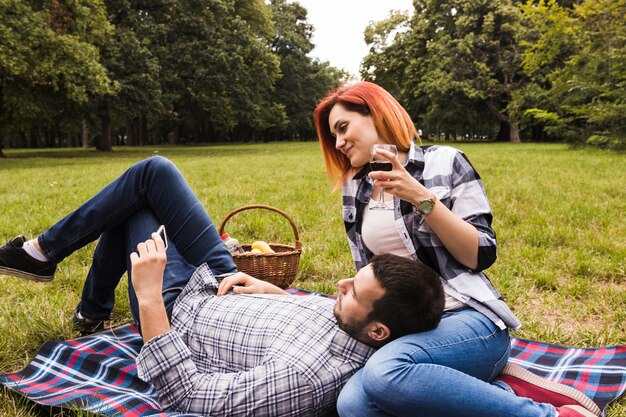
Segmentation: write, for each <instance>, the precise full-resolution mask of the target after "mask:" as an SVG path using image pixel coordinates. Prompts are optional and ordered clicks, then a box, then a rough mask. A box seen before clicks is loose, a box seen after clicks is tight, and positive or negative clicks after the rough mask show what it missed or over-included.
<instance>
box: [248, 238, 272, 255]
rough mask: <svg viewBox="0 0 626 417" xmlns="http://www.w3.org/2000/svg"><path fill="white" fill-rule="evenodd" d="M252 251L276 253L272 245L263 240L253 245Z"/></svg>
mask: <svg viewBox="0 0 626 417" xmlns="http://www.w3.org/2000/svg"><path fill="white" fill-rule="evenodd" d="M252 249H253V250H254V249H258V250H260V251H261V252H262V253H275V252H274V249H272V248H270V245H268V244H267V243H266V242H263V241H262V240H257V241H256V242H254V243H253V244H252Z"/></svg>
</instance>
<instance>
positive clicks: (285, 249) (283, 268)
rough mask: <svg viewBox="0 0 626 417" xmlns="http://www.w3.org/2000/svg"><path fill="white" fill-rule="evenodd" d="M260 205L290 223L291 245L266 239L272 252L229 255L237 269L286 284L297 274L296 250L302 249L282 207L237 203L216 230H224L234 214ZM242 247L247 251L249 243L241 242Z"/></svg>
mask: <svg viewBox="0 0 626 417" xmlns="http://www.w3.org/2000/svg"><path fill="white" fill-rule="evenodd" d="M252 209H263V210H271V211H274V212H276V213H278V214H280V215H282V216H283V217H284V218H286V219H287V220H288V221H289V224H291V228H292V230H293V234H294V236H295V246H291V245H283V244H279V243H269V245H270V247H271V248H272V249H273V250H274V252H275V253H259V254H256V253H241V254H235V255H233V259H234V261H235V265H237V269H238V270H239V271H241V272H245V273H246V274H248V275H252V276H253V277H255V278H259V279H262V280H265V281H268V282H271V283H272V284H274V285H276V286H278V287H280V288H287V287H289V286H290V285H291V283H292V282H293V281H294V279H296V275H297V274H298V266H299V265H300V254H301V253H302V243H301V242H300V236H299V235H298V229H297V228H296V225H295V223H294V222H293V220H292V218H291V217H290V216H289V215H288V214H287V213H285V212H284V211H282V210H280V209H277V208H275V207H272V206H266V205H258V204H253V205H249V206H243V207H239V208H238V209H235V210H233V211H231V212H230V213H228V215H226V217H224V220H222V224H221V225H220V230H219V233H220V235H222V234H223V233H224V226H226V222H228V220H229V219H230V218H231V217H233V216H234V215H235V214H237V213H239V212H242V211H244V210H252ZM241 246H242V247H243V249H244V250H246V251H249V250H250V249H251V247H252V244H242V245H241Z"/></svg>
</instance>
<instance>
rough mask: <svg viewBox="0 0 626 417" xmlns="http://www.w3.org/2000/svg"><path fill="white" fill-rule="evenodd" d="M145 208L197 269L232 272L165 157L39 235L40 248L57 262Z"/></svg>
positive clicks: (133, 171)
mask: <svg viewBox="0 0 626 417" xmlns="http://www.w3.org/2000/svg"><path fill="white" fill-rule="evenodd" d="M144 208H149V209H150V210H151V211H152V212H153V213H154V214H155V216H156V217H157V219H158V221H159V222H160V223H161V224H164V225H165V227H166V229H167V232H168V236H169V238H170V240H171V241H172V242H173V243H174V244H175V245H176V247H177V249H178V251H179V252H180V253H181V255H182V256H184V257H185V259H186V260H187V261H188V262H190V263H191V264H193V265H196V266H198V265H200V264H202V263H203V262H208V264H209V267H210V268H211V269H212V270H213V271H214V272H216V273H218V274H219V273H225V272H232V271H234V270H235V265H234V263H233V261H232V257H231V255H230V253H229V252H228V250H227V249H226V247H225V246H224V245H223V244H222V241H221V238H220V236H219V234H218V232H217V230H216V227H215V225H214V224H213V222H212V221H211V218H210V217H209V215H208V213H207V212H206V210H205V209H204V207H203V206H202V204H201V203H200V201H199V200H198V198H197V197H196V195H195V194H194V193H193V191H192V190H191V188H190V187H189V185H188V184H187V182H186V181H185V178H184V177H183V175H182V174H181V173H180V171H179V170H178V169H177V168H176V166H175V165H174V164H173V163H172V162H170V161H169V160H167V159H166V158H163V157H152V158H148V159H146V160H144V161H141V162H139V163H137V164H135V165H133V166H132V167H131V168H129V169H128V170H127V171H126V172H125V173H124V174H122V175H121V176H120V177H119V178H118V179H116V180H115V181H113V182H112V183H111V184H109V185H108V186H106V187H105V188H104V189H103V190H101V191H100V192H99V193H97V194H96V195H95V196H94V197H92V198H91V199H90V200H88V201H87V202H85V203H84V204H83V205H82V206H81V207H79V208H78V209H76V210H75V211H73V212H72V213H70V214H69V215H68V216H66V217H65V218H63V219H62V220H60V221H59V222H57V223H56V224H55V225H53V226H52V227H50V228H49V229H48V230H46V231H45V232H43V233H42V234H41V235H40V236H39V238H38V242H39V245H40V247H41V249H42V252H43V253H44V254H45V255H46V256H47V257H48V258H49V259H50V260H51V261H53V262H55V263H59V262H60V261H61V260H63V259H64V258H65V257H67V256H68V255H70V254H71V253H72V252H74V251H75V250H77V249H79V248H81V247H83V246H85V245H86V244H87V243H89V242H92V241H94V240H96V239H97V238H98V237H99V236H100V235H101V234H102V233H104V232H105V231H108V230H113V229H116V228H118V227H120V226H121V225H123V224H124V223H125V222H126V221H127V220H128V219H129V218H130V217H131V216H132V215H133V214H135V213H136V212H138V211H140V210H142V209H144Z"/></svg>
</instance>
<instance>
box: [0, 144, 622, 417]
mask: <svg viewBox="0 0 626 417" xmlns="http://www.w3.org/2000/svg"><path fill="white" fill-rule="evenodd" d="M458 147H459V148H461V149H462V150H464V151H465V152H466V154H467V155H468V156H469V158H470V160H471V161H472V163H473V164H474V166H475V167H476V168H477V170H478V171H479V172H480V174H481V176H482V178H483V181H484V183H485V185H486V188H487V193H488V196H489V199H490V202H491V204H492V207H493V212H494V228H495V229H496V232H497V233H498V241H499V259H498V261H497V262H496V264H495V265H493V266H492V267H491V268H490V269H489V270H488V271H487V273H488V275H489V277H490V278H491V279H492V280H493V282H494V284H495V285H496V287H497V288H498V289H499V290H500V291H501V293H502V295H503V296H504V297H505V299H506V300H507V301H508V302H509V304H510V305H511V307H512V308H513V310H514V311H515V313H516V314H517V315H518V317H519V318H520V319H521V320H522V322H523V323H524V327H523V328H522V330H520V331H518V332H516V333H515V336H517V337H522V338H530V339H536V340H541V341H546V342H551V343H560V344H566V345H576V346H600V345H617V344H619V345H625V344H626V324H625V323H626V273H625V263H626V221H625V220H626V219H625V214H624V213H626V187H625V184H626V157H625V156H624V155H623V154H615V153H607V152H602V151H598V150H593V149H577V150H571V149H568V148H567V147H566V146H564V145H559V144H550V145H545V144H522V145H511V144H462V145H458ZM5 153H6V154H7V156H8V158H7V159H5V160H0V175H1V177H0V178H2V180H0V199H1V204H0V241H1V242H5V241H6V240H8V239H9V238H11V237H13V236H15V235H17V234H24V235H26V236H27V237H32V236H35V235H37V234H38V233H40V232H41V231H43V230H44V229H45V228H46V227H47V226H49V225H51V224H52V223H53V222H55V221H56V220H58V219H59V218H60V217H61V216H63V215H64V214H66V213H67V212H69V211H70V210H72V209H73V208H75V207H76V206H77V205H79V204H80V203H81V202H83V201H84V200H85V199H87V198H89V197H90V196H91V195H92V194H93V193H95V192H96V191H98V190H99V189H100V188H102V187H103V186H104V185H106V184H107V183H108V182H110V181H111V180H113V179H114V178H116V177H117V176H118V175H120V174H121V173H122V172H123V171H124V170H125V169H126V168H128V167H129V166H130V165H131V164H132V163H134V162H136V161H139V160H141V159H143V158H145V157H148V156H151V155H153V154H155V153H158V154H160V155H163V156H166V157H168V158H170V159H172V160H173V161H174V162H175V163H176V164H177V165H178V167H179V168H180V170H181V171H182V172H183V174H184V175H185V177H186V178H187V180H188V181H189V183H190V184H191V186H192V188H193V189H194V191H195V192H196V193H197V194H198V196H199V197H200V200H201V201H202V202H203V204H204V205H205V207H206V208H207V210H208V211H209V213H211V216H212V218H213V220H214V221H215V223H216V224H217V225H220V223H221V221H222V219H223V218H224V217H225V216H226V215H227V214H228V213H229V212H230V211H231V210H233V209H235V208H237V207H240V206H243V205H246V204H268V205H271V206H274V207H278V208H280V209H282V210H284V211H285V212H287V213H288V214H290V215H291V216H292V217H293V219H294V221H295V223H296V225H297V228H298V232H299V234H300V240H301V241H302V244H303V247H304V251H303V254H302V258H301V267H300V276H299V277H298V279H297V281H296V282H295V283H294V285H295V286H299V287H302V288H306V289H311V290H315V291H323V292H333V291H334V289H335V285H334V283H335V282H336V281H337V280H338V279H341V278H343V277H347V276H351V275H352V274H353V273H354V266H353V263H352V260H351V257H350V253H349V249H348V245H347V241H346V237H345V234H344V232H343V224H342V222H341V218H340V213H341V196H340V194H339V193H335V194H332V193H331V192H330V188H331V184H330V183H329V182H328V181H327V179H326V176H325V172H324V168H323V163H322V158H321V155H320V151H319V146H318V144H317V143H270V144H241V145H228V146H225V145H219V146H203V147H160V148H136V149H128V148H119V149H116V150H115V152H113V153H112V154H108V155H102V154H99V153H96V152H94V151H90V150H87V151H86V150H5ZM225 230H226V231H227V232H229V233H231V234H232V235H234V236H235V237H237V238H239V240H241V241H242V242H244V243H251V242H252V241H253V240H257V239H262V240H267V241H273V242H280V243H292V242H293V239H294V236H293V232H292V230H291V227H290V226H289V224H288V222H287V221H286V220H284V219H283V218H282V217H281V216H279V215H276V214H273V213H271V212H265V211H261V210H252V211H246V212H242V213H239V214H236V215H235V216H234V217H232V218H231V219H230V220H229V221H228V222H227V224H226V225H225ZM92 251H93V244H92V245H89V246H87V247H86V248H83V249H82V250H80V251H78V252H77V253H75V254H73V255H72V256H70V257H69V258H67V259H66V260H65V261H63V263H61V265H60V267H59V270H58V273H57V277H56V279H55V280H54V281H53V282H52V283H50V284H37V283H31V282H24V281H21V280H19V279H15V278H9V277H2V278H0V315H1V317H2V319H0V372H2V373H6V372H9V371H15V370H17V369H20V368H22V367H23V366H24V365H25V364H26V363H27V362H28V361H29V360H30V359H31V358H32V357H33V355H34V353H35V352H36V350H37V349H38V348H39V346H40V345H41V344H42V343H43V342H44V341H46V340H49V339H67V338H72V337H75V336H76V334H74V333H73V332H72V330H71V324H70V321H69V318H70V317H71V315H72V313H73V310H74V308H75V306H76V304H77V302H78V300H79V298H80V292H81V288H82V282H83V279H84V277H85V275H86V273H87V271H88V268H89V264H90V255H91V253H92ZM117 298H118V300H117V305H116V309H115V311H114V316H113V318H114V321H115V322H116V323H118V324H121V323H125V322H128V321H130V319H131V315H130V313H129V310H128V303H127V301H126V288H125V285H123V286H122V287H121V288H119V291H118V297H117ZM36 415H41V410H38V409H37V408H33V407H32V406H31V405H30V404H28V403H25V402H23V401H21V400H20V399H19V397H17V396H15V395H12V394H8V393H6V392H0V416H36ZM45 415H50V414H45ZM52 415H55V416H60V415H63V414H60V413H53V414H52ZM65 415H67V412H66V414H65ZM72 415H80V414H77V413H74V414H72ZM609 415H610V416H615V417H626V399H624V398H622V399H621V400H620V401H618V402H617V403H615V404H614V405H613V407H612V409H611V411H610V412H609Z"/></svg>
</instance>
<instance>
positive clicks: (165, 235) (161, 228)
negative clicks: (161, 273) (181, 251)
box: [156, 225, 167, 250]
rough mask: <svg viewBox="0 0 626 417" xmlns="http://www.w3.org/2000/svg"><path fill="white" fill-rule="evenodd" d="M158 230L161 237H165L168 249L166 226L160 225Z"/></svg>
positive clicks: (164, 240)
mask: <svg viewBox="0 0 626 417" xmlns="http://www.w3.org/2000/svg"><path fill="white" fill-rule="evenodd" d="M156 232H157V233H158V234H159V235H160V236H161V239H163V242H164V243H165V249H166V250H167V233H165V226H163V225H161V226H159V228H158V229H157V231H156Z"/></svg>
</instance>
